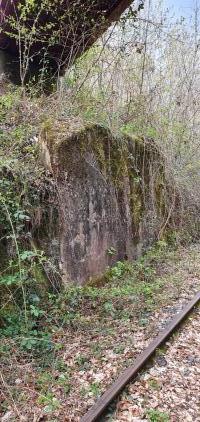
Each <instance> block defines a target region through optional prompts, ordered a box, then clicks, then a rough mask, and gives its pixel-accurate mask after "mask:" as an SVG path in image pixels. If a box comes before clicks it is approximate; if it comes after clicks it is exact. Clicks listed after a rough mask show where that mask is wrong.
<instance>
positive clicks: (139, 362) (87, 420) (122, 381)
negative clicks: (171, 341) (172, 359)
mask: <svg viewBox="0 0 200 422" xmlns="http://www.w3.org/2000/svg"><path fill="white" fill-rule="evenodd" d="M199 301H200V291H199V292H198V293H197V294H196V295H195V296H194V297H193V299H192V300H190V302H188V303H187V305H186V306H185V307H184V308H183V309H182V310H181V311H180V312H179V313H178V314H177V315H175V317H174V318H173V319H172V320H171V322H170V323H169V324H168V325H167V327H166V328H165V329H164V330H162V331H161V332H160V333H159V334H158V335H157V337H155V339H154V340H153V341H152V342H151V343H150V344H149V346H148V347H147V348H146V349H145V350H144V351H143V352H142V353H140V354H139V356H138V357H137V358H136V359H135V362H134V363H133V365H132V366H130V367H129V368H127V369H126V370H125V371H124V372H123V373H122V374H121V375H120V376H119V378H118V379H117V380H116V381H115V382H114V383H113V384H112V385H111V387H110V388H108V390H107V391H106V392H105V393H104V394H103V395H102V397H100V399H99V400H97V402H96V403H95V404H94V406H92V407H91V409H89V410H88V412H87V413H86V414H85V415H84V416H83V417H82V418H81V420H80V422H94V421H96V420H97V419H98V418H99V417H100V416H101V415H102V413H103V412H104V410H105V409H106V408H107V407H108V405H109V404H110V403H111V402H112V400H113V399H114V398H115V397H117V396H118V395H119V393H120V392H121V391H122V390H123V389H124V387H125V386H126V385H127V384H128V383H129V382H130V381H131V380H133V378H135V376H136V375H137V374H138V372H139V370H140V369H141V368H143V367H144V365H145V363H146V362H147V361H148V360H149V358H150V357H151V356H152V355H153V354H154V353H155V351H156V349H157V348H158V347H159V346H160V345H161V344H162V343H163V342H164V341H165V340H166V339H167V338H168V337H169V336H170V335H171V334H172V333H173V332H174V330H175V329H176V328H177V327H178V325H179V324H180V323H181V322H182V321H183V320H184V319H185V318H186V316H187V315H188V313H189V312H190V311H191V310H192V309H193V308H194V306H195V305H197V304H198V302H199Z"/></svg>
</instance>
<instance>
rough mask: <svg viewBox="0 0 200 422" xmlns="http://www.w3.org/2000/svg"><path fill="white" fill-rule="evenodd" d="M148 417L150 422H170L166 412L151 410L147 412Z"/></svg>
mask: <svg viewBox="0 0 200 422" xmlns="http://www.w3.org/2000/svg"><path fill="white" fill-rule="evenodd" d="M147 417H148V420H149V421H150V422H169V421H170V419H169V416H168V414H167V413H165V412H160V411H159V410H155V409H150V410H148V411H147Z"/></svg>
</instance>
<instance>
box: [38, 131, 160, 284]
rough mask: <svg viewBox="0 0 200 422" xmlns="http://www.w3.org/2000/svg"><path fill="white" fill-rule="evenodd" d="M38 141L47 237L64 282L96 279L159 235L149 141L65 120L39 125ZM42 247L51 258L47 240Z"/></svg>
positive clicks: (156, 170) (156, 171) (156, 179)
mask: <svg viewBox="0 0 200 422" xmlns="http://www.w3.org/2000/svg"><path fill="white" fill-rule="evenodd" d="M40 146H41V157H42V159H43V161H44V163H45V165H46V166H47V168H48V170H50V171H51V172H52V174H53V176H54V180H55V185H56V191H57V195H56V196H57V205H56V207H57V211H58V212H57V217H56V218H55V219H54V234H53V235H52V236H53V239H54V240H53V242H54V245H56V246H55V254H56V256H57V259H58V261H59V266H60V269H61V272H62V276H63V280H64V282H67V281H69V280H71V281H74V282H76V283H79V284H82V283H84V282H86V281H87V280H89V279H90V278H96V277H99V276H101V275H102V274H103V273H104V272H105V270H106V268H107V267H108V266H110V265H113V264H114V263H115V262H116V261H118V260H127V259H130V260H131V259H134V258H136V257H137V256H138V255H140V254H141V252H142V250H143V249H145V248H147V247H148V245H150V244H152V242H153V241H154V240H155V239H156V238H157V237H158V236H159V232H160V230H161V228H162V226H163V224H164V222H165V220H166V215H167V198H166V192H167V188H166V180H165V175H164V167H163V160H162V157H161V156H160V154H159V153H158V151H157V149H156V147H155V144H154V143H153V141H151V140H144V139H132V138H129V137H124V138H115V137H113V136H112V134H111V132H110V131H109V130H107V129H105V128H102V127H100V126H92V127H87V128H83V127H82V128H76V129H75V130H74V129H73V130H72V131H70V130H69V128H66V126H65V125H64V126H60V127H54V128H48V129H47V128H46V129H44V130H43V131H42V133H41V136H40ZM43 224H48V222H47V221H46V222H44V221H42V222H41V225H43ZM51 224H52V223H51ZM41 233H42V231H41ZM44 240H45V239H40V241H41V243H43V244H44ZM46 246H47V249H48V251H49V250H50V249H51V254H53V255H54V247H53V246H52V243H51V248H49V241H48V242H46Z"/></svg>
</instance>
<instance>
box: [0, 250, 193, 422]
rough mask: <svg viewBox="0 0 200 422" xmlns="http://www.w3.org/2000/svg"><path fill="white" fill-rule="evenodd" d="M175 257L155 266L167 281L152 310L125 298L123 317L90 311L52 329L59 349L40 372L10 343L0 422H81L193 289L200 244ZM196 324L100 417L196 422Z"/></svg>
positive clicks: (3, 364) (177, 337)
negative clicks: (153, 415) (156, 414)
mask: <svg viewBox="0 0 200 422" xmlns="http://www.w3.org/2000/svg"><path fill="white" fill-rule="evenodd" d="M178 256H179V262H177V260H176V259H174V260H170V261H167V262H163V263H162V265H161V266H160V267H159V270H158V272H159V277H160V278H163V279H165V283H164V285H163V287H162V288H161V289H160V290H158V292H157V293H156V295H155V298H154V299H156V300H155V301H154V302H155V303H154V306H153V307H150V308H149V309H147V304H146V303H145V302H144V301H142V300H141V303H135V302H131V301H127V300H125V299H124V302H123V303H122V305H123V306H124V311H126V312H127V315H128V316H127V317H126V318H121V317H116V315H115V316H114V317H113V316H112V315H110V316H105V317H104V318H103V319H102V320H99V316H98V315H97V313H95V312H96V311H95V309H94V310H93V311H92V310H91V309H88V311H87V312H88V315H87V324H86V323H85V324H83V323H82V320H81V321H80V324H77V326H76V327H74V326H71V327H70V326H68V327H67V328H66V327H60V328H59V330H57V331H56V332H55V336H54V341H55V343H57V344H58V345H60V344H61V345H62V347H61V348H60V349H59V348H58V351H57V352H56V354H55V356H54V359H53V361H52V362H51V363H50V365H48V366H47V367H46V368H45V367H43V368H41V367H40V366H38V363H37V362H36V361H35V360H34V359H31V360H30V359H24V358H23V357H22V356H21V355H20V353H19V351H18V350H17V348H16V346H15V344H14V342H13V344H12V348H11V350H10V354H9V357H8V356H7V357H6V358H5V357H4V359H1V361H0V370H1V392H0V403H1V404H2V407H1V415H2V419H1V421H2V422H6V421H20V420H21V421H27V422H29V421H33V422H39V421H51V422H53V421H63V422H64V421H66V422H79V421H80V417H81V416H82V415H83V414H84V413H85V412H86V410H87V409H88V408H89V407H90V406H92V404H93V403H94V402H95V400H96V398H97V396H99V395H100V394H102V393H103V392H104V391H105V390H106V389H107V388H108V386H109V385H110V384H111V383H112V381H114V380H115V379H116V378H117V376H118V375H119V374H120V372H121V371H122V370H123V369H124V368H125V367H127V366H129V365H130V364H132V363H133V360H134V358H135V357H136V356H137V354H138V353H139V352H141V351H142V350H143V349H144V348H145V347H146V346H147V345H148V343H149V341H150V340H151V339H152V338H153V337H154V336H156V335H157V333H158V331H159V330H160V329H162V328H163V327H164V326H165V325H166V324H167V323H168V322H169V320H170V319H171V318H172V317H173V315H174V314H175V313H177V312H178V311H179V310H180V309H181V307H182V306H183V304H184V303H185V302H187V301H188V300H189V299H190V298H192V297H193V295H194V294H195V292H196V291H197V290H199V280H200V246H199V245H197V246H193V247H191V248H190V249H188V250H184V249H182V250H181V252H180V254H179V255H178ZM122 300H123V299H122ZM199 321H200V313H199V311H196V313H194V314H192V315H191V317H190V318H189V319H188V320H187V323H186V324H185V325H184V326H183V327H182V328H181V330H180V331H178V332H177V335H175V336H174V337H173V339H172V340H170V341H169V342H168V344H167V348H166V350H164V352H162V351H160V352H159V353H158V354H157V356H156V359H155V361H154V362H153V364H151V366H150V367H149V368H148V369H146V370H145V371H144V372H143V373H142V374H141V375H140V376H139V377H138V378H137V379H136V381H135V382H134V383H132V384H130V386H129V387H128V389H127V390H126V392H125V393H123V395H122V396H121V397H120V399H119V400H118V401H117V403H116V406H115V410H114V412H113V411H109V414H108V415H107V416H105V419H104V420H108V419H109V420H110V421H111V420H112V421H114V422H118V421H120V422H121V421H126V422H129V421H131V422H139V421H141V420H142V421H145V420H150V419H149V416H147V411H148V410H150V409H154V410H158V411H161V412H165V413H166V414H167V415H169V419H168V420H169V421H172V422H179V421H180V422H183V421H184V422H187V421H188V422H190V421H195V422H198V421H200V417H199V413H198V412H199V407H198V406H199V390H200V378H199V375H200V356H199V350H200V326H199ZM41 375H42V376H45V377H46V378H44V379H43V378H41ZM41 379H42V381H41ZM66 379H67V381H66ZM67 383H69V384H70V388H69V390H68V389H67V390H66V384H67ZM48 398H49V399H48ZM43 399H44V400H43ZM45 399H46V400H45ZM48 400H49V404H50V405H51V406H49V405H48ZM155 421H159V420H158V419H157V420H155Z"/></svg>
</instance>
